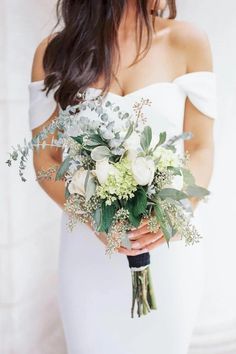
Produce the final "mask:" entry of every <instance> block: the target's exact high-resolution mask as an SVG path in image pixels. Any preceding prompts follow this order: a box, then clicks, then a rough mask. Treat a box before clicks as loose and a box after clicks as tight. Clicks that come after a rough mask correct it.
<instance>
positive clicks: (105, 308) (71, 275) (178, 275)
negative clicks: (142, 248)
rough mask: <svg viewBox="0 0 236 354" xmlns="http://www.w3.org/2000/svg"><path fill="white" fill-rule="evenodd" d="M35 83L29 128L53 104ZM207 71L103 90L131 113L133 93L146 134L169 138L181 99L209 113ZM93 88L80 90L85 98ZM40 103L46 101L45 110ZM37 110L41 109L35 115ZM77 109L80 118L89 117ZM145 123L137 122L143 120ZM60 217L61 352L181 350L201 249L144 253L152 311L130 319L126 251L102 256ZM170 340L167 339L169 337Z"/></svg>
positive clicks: (211, 98) (194, 301)
mask: <svg viewBox="0 0 236 354" xmlns="http://www.w3.org/2000/svg"><path fill="white" fill-rule="evenodd" d="M42 85H43V83H42V82H39V83H34V84H31V85H30V90H31V91H33V94H32V93H31V97H33V102H32V104H31V117H30V118H31V127H36V126H37V125H41V124H42V123H43V121H44V120H45V119H47V117H49V116H50V115H51V113H52V111H53V110H54V108H55V101H54V100H53V98H52V96H51V97H48V98H47V97H46V96H45V93H43V92H42V91H40V87H42ZM214 90H215V74H214V73H209V72H198V73H191V74H185V75H183V76H181V77H178V78H177V79H175V80H174V81H172V82H162V83H154V84H152V85H149V86H146V87H144V88H141V89H138V90H136V91H134V92H132V93H130V94H127V95H125V96H119V95H117V94H115V93H112V92H109V93H108V94H107V96H106V97H105V99H104V101H106V100H110V101H111V102H114V103H116V104H119V105H120V106H121V109H122V110H123V111H126V110H131V108H132V106H133V104H134V103H135V102H136V101H139V100H140V99H141V98H148V99H150V100H151V102H152V103H151V105H150V106H145V108H144V115H145V117H146V119H147V121H146V122H148V124H150V125H151V126H152V128H153V131H154V133H156V134H157V133H159V132H160V131H166V132H167V133H168V135H169V136H172V135H173V134H178V133H180V132H182V130H183V118H184V109H185V100H186V97H187V96H188V97H189V99H190V100H191V102H192V103H193V104H194V105H195V106H196V107H197V109H199V110H200V111H202V112H203V113H204V114H207V115H208V116H209V117H211V118H215V117H216V110H215V103H216V97H215V91H214ZM99 93H100V89H96V88H88V89H87V91H86V94H87V96H86V97H87V98H90V97H91V96H92V97H94V96H96V95H97V94H99ZM45 102H48V103H49V105H48V107H46V104H45ZM40 107H41V112H40ZM89 112H90V111H88V112H84V111H83V115H86V113H88V114H92V113H91V112H90V113H89ZM144 124H145V123H144ZM66 223H67V216H66V214H63V216H62V227H61V248H60V260H59V304H60V309H61V315H62V320H63V324H64V330H65V336H66V341H67V346H68V352H69V354H85V353H86V354H87V353H90V354H108V353H110V351H111V348H112V353H114V354H121V353H122V354H134V353H135V354H143V353H144V352H146V353H148V354H156V353H163V354H167V353H168V354H186V353H187V351H188V347H189V344H190V339H191V335H192V331H193V328H194V325H195V321H196V316H197V314H198V309H199V305H200V302H201V297H202V289H203V279H202V269H203V268H202V264H203V263H202V246H201V245H198V246H195V247H185V245H184V243H183V242H182V241H177V242H174V243H172V244H171V247H170V249H168V247H167V246H166V245H163V246H161V247H159V248H158V249H156V250H154V251H152V253H151V269H152V276H153V282H154V286H155V292H156V297H157V304H158V310H157V311H154V312H153V313H151V314H150V315H149V316H147V317H145V318H142V319H141V320H140V319H138V318H135V319H131V318H130V306H131V296H132V293H131V275H130V270H129V268H128V262H127V259H126V256H123V255H120V254H116V255H114V256H112V259H109V258H108V257H106V256H105V252H104V245H103V244H102V243H101V242H100V241H99V240H98V239H97V238H96V236H95V235H94V233H93V232H92V231H91V230H90V229H88V228H87V227H86V226H85V225H82V224H80V225H78V226H77V228H76V229H75V230H74V232H73V233H70V232H69V231H68V230H67V227H66ZM169 338H171V340H169Z"/></svg>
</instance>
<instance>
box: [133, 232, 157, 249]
mask: <svg viewBox="0 0 236 354" xmlns="http://www.w3.org/2000/svg"><path fill="white" fill-rule="evenodd" d="M162 236H163V232H162V231H161V230H160V231H158V232H156V233H155V234H154V233H151V232H149V233H148V234H145V235H142V237H140V238H139V239H137V240H135V241H131V247H132V249H142V248H143V247H145V246H146V245H148V244H150V243H153V242H155V241H157V240H159V238H161V237H162Z"/></svg>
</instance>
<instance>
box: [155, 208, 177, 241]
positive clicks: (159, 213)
mask: <svg viewBox="0 0 236 354" xmlns="http://www.w3.org/2000/svg"><path fill="white" fill-rule="evenodd" d="M154 210H155V216H156V218H157V221H158V222H159V225H160V228H161V230H162V232H163V234H164V236H165V239H166V242H167V244H168V246H169V241H170V239H171V237H172V236H173V235H174V233H175V231H174V229H173V228H172V225H171V223H170V222H167V218H166V213H164V211H163V209H162V208H161V206H160V205H159V204H156V205H155V207H154Z"/></svg>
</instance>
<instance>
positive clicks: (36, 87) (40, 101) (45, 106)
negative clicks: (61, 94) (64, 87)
mask: <svg viewBox="0 0 236 354" xmlns="http://www.w3.org/2000/svg"><path fill="white" fill-rule="evenodd" d="M43 87H44V81H43V80H42V81H34V82H31V83H30V84H29V125H30V129H31V130H32V129H34V128H37V127H39V126H40V125H41V124H43V123H44V122H46V121H47V120H48V118H49V117H50V116H51V115H52V114H53V112H54V111H55V109H56V107H57V103H56V101H55V99H54V92H55V91H54V90H51V91H50V92H49V94H48V95H46V92H45V91H42V89H43Z"/></svg>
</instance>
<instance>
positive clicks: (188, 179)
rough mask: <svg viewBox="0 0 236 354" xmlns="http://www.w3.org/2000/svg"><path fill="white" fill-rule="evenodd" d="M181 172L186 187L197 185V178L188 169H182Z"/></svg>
mask: <svg viewBox="0 0 236 354" xmlns="http://www.w3.org/2000/svg"><path fill="white" fill-rule="evenodd" d="M181 172H182V175H183V180H184V184H185V185H194V184H195V178H194V176H193V175H192V173H191V172H190V171H189V170H188V169H187V168H181Z"/></svg>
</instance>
